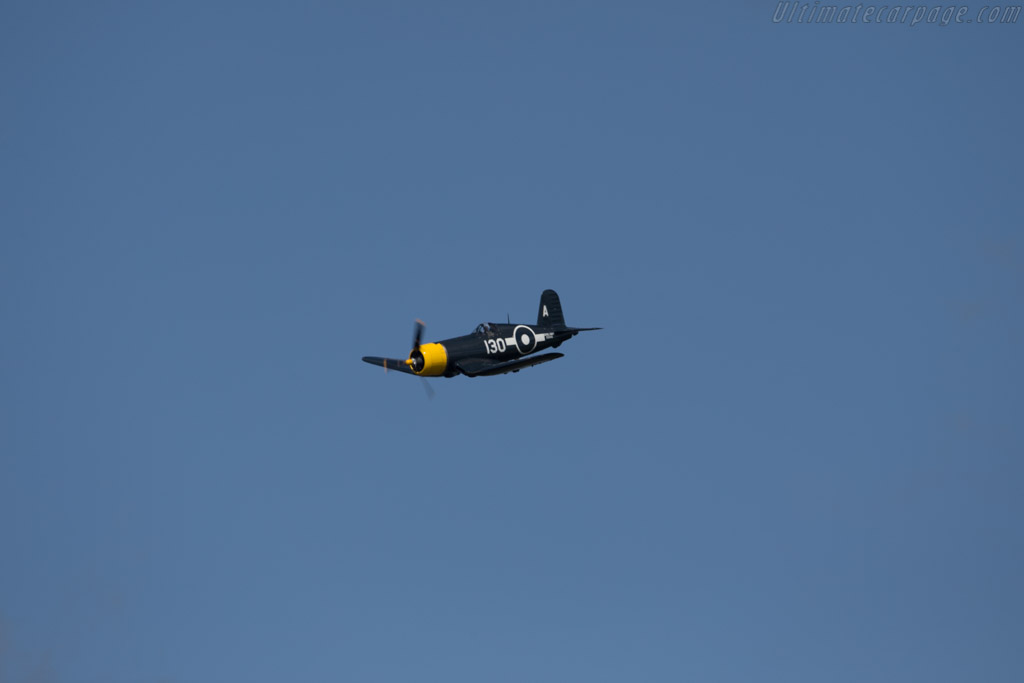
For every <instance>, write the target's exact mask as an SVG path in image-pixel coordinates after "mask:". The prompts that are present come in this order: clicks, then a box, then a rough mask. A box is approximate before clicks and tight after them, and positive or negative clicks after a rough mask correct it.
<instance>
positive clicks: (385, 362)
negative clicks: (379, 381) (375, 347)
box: [363, 356, 416, 375]
mask: <svg viewBox="0 0 1024 683" xmlns="http://www.w3.org/2000/svg"><path fill="white" fill-rule="evenodd" d="M363 361H364V362H366V363H369V364H370V365H379V366H381V367H382V368H384V369H385V370H398V371H399V372H404V373H406V374H407V375H415V374H416V373H415V372H413V371H412V369H411V368H410V367H409V366H408V365H406V364H405V361H404V360H397V359H395V358H381V357H380V356H363Z"/></svg>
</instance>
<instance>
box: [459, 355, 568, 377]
mask: <svg viewBox="0 0 1024 683" xmlns="http://www.w3.org/2000/svg"><path fill="white" fill-rule="evenodd" d="M564 355H565V354H562V353H543V354H541V355H539V356H529V357H526V358H519V359H517V360H510V361H506V362H504V363H499V362H495V361H488V360H485V359H483V358H464V359H463V360H460V361H457V362H456V363H455V365H456V367H458V368H459V370H461V371H462V374H464V375H466V376H467V377H487V376H489V375H504V374H505V373H506V372H519V371H520V370H522V369H523V368H528V367H530V366H532V365H540V364H541V363H547V362H548V361H552V360H556V359H558V358H561V357H562V356H564Z"/></svg>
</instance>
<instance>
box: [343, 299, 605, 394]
mask: <svg viewBox="0 0 1024 683" xmlns="http://www.w3.org/2000/svg"><path fill="white" fill-rule="evenodd" d="M423 329H424V325H423V322H422V321H420V320H417V321H416V331H415V333H414V335H413V342H412V351H411V352H410V353H409V357H408V358H406V359H405V360H400V359H397V358H381V357H379V356H363V360H364V361H366V362H367V363H370V364H372V365H380V366H381V367H383V368H384V369H385V370H398V371H399V372H405V373H408V374H410V375H419V376H420V377H454V376H455V375H460V374H461V375H466V376H467V377H485V376H488V375H503V374H505V373H507V372H519V371H520V370H522V369H523V368H528V367H530V366H531V365H540V364H541V363H547V362H548V361H552V360H555V359H557V358H561V357H562V356H563V355H564V354H561V353H554V352H548V353H540V352H541V351H545V350H547V349H556V348H558V347H559V346H561V344H562V342H564V341H566V340H568V339H571V338H573V337H575V336H576V335H577V334H579V333H580V332H588V331H590V330H599V329H601V328H600V327H567V326H566V324H565V318H564V317H563V316H562V304H561V302H559V300H558V295H557V294H555V292H554V290H551V289H546V290H544V293H543V294H541V295H540V308H539V309H538V311H537V324H536V325H527V324H514V323H511V322H509V323H505V324H502V323H481V324H480V325H477V327H476V329H475V330H473V333H472V334H467V335H465V336H462V337H453V338H451V339H445V340H443V341H439V342H432V343H429V344H422V343H420V342H421V339H422V336H423ZM535 354H536V355H535Z"/></svg>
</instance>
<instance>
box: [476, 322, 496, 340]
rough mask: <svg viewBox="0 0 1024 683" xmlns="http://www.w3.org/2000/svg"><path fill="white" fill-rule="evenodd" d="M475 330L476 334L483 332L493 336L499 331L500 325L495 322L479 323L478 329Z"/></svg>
mask: <svg viewBox="0 0 1024 683" xmlns="http://www.w3.org/2000/svg"><path fill="white" fill-rule="evenodd" d="M473 332H474V334H482V335H486V336H488V337H493V336H494V335H495V334H497V333H498V326H497V325H495V324H494V323H480V324H479V325H477V326H476V329H475V330H473Z"/></svg>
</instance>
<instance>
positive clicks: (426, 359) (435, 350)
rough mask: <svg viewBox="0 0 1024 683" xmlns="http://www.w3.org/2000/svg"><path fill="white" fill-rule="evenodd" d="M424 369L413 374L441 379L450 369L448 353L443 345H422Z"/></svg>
mask: <svg viewBox="0 0 1024 683" xmlns="http://www.w3.org/2000/svg"><path fill="white" fill-rule="evenodd" d="M420 354H421V355H422V356H423V368H422V369H420V370H416V369H415V366H414V367H413V372H415V373H416V374H417V375H421V376H423V377H440V376H441V375H443V374H444V371H445V370H447V369H448V351H446V350H445V348H444V346H442V345H441V344H420Z"/></svg>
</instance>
